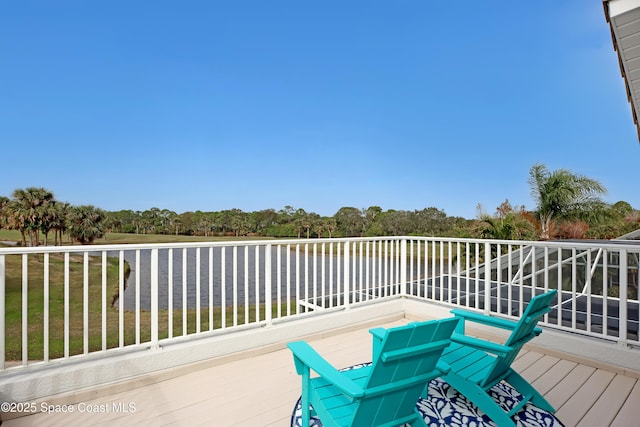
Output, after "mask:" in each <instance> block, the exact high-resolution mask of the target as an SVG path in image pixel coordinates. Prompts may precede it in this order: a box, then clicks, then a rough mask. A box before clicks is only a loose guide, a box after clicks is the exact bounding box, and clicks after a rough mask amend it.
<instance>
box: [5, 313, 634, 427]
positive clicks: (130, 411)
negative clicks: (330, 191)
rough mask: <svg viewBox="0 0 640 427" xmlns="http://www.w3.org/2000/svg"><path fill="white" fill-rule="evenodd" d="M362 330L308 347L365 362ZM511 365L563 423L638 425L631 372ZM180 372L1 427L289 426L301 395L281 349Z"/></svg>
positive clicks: (558, 361) (565, 362)
mask: <svg viewBox="0 0 640 427" xmlns="http://www.w3.org/2000/svg"><path fill="white" fill-rule="evenodd" d="M406 322H407V320H400V321H397V322H393V323H388V324H385V325H378V326H384V327H391V326H395V325H399V324H404V323H406ZM368 329H369V327H368V326H367V327H362V328H359V329H356V330H352V331H349V332H345V333H338V334H327V335H326V336H323V337H319V338H317V339H313V340H311V341H310V342H311V344H312V345H313V347H314V348H316V349H317V350H318V351H319V352H320V353H321V354H322V355H324V356H325V357H326V358H327V359H328V360H329V361H331V362H332V363H333V364H334V365H335V366H337V367H345V366H349V365H353V364H356V363H359V362H363V361H368V360H370V358H371V356H370V351H371V338H370V335H369V334H368V332H367V331H368ZM254 354H255V353H254ZM210 365H212V364H210ZM514 367H515V368H516V369H517V370H518V371H519V372H521V373H522V374H523V376H524V377H525V378H526V379H528V380H529V381H530V382H532V383H533V385H534V386H535V387H536V388H537V389H538V390H539V391H540V392H541V393H542V394H544V395H545V397H546V398H547V399H548V400H549V401H550V402H551V404H553V405H554V406H555V407H556V408H557V414H556V415H557V416H558V418H559V419H560V420H562V421H563V422H564V423H565V425H566V426H598V427H600V426H607V425H611V426H621V427H623V426H624V427H627V426H630V425H638V420H640V382H639V381H638V375H637V374H636V373H635V372H629V371H628V370H621V369H618V368H617V367H615V366H606V365H603V364H602V363H593V364H591V363H589V362H588V361H584V360H577V359H575V358H573V357H571V356H563V355H562V354H560V353H557V352H554V354H553V355H550V354H544V353H543V351H539V350H538V349H535V348H534V349H529V350H527V351H523V352H521V353H520V355H519V357H518V359H517V361H516V362H515V364H514ZM179 374H180V375H177V376H175V377H174V378H170V377H171V376H172V374H171V372H165V373H162V374H161V375H159V376H153V377H147V378H143V379H138V380H136V381H133V382H130V383H127V384H115V385H113V386H110V387H107V388H104V387H103V388H101V389H99V390H93V391H91V390H90V391H86V392H84V393H82V394H76V395H74V396H63V397H57V398H55V399H52V400H51V401H49V402H41V403H38V405H39V406H41V405H42V404H63V403H65V402H66V403H71V402H74V403H75V404H73V405H72V406H71V409H72V410H73V413H48V414H46V413H40V414H36V415H30V416H26V417H21V418H15V419H11V420H7V421H3V422H2V426H3V427H21V426H47V427H49V426H67V425H83V426H87V425H102V426H109V425H120V426H126V425H140V426H200V425H202V426H217V427H219V426H288V425H289V420H290V416H291V412H292V410H293V405H294V403H295V402H296V400H297V398H298V396H299V394H300V379H299V377H298V376H297V375H296V373H295V370H294V366H293V360H292V357H291V354H290V352H289V351H288V350H287V349H285V348H280V349H275V350H274V351H271V352H268V353H264V354H260V355H253V356H250V357H249V356H248V355H246V357H243V358H242V357H241V358H235V360H227V361H225V362H224V363H219V364H216V365H214V366H209V367H206V368H203V367H202V365H198V366H194V367H192V368H190V369H187V370H185V369H181V370H180V372H179ZM77 402H80V403H77ZM62 408H63V407H61V406H59V407H56V408H54V409H55V410H62ZM89 410H93V411H94V412H88V411H89ZM125 410H126V411H125ZM95 411H98V412H95ZM100 411H104V412H100Z"/></svg>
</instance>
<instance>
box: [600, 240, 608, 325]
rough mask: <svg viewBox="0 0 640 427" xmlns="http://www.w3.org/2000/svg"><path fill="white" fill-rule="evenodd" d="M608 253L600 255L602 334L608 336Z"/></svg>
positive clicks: (604, 252)
mask: <svg viewBox="0 0 640 427" xmlns="http://www.w3.org/2000/svg"><path fill="white" fill-rule="evenodd" d="M608 285H609V252H608V250H606V249H605V250H604V251H603V254H602V333H603V335H604V336H608V335H609V287H608Z"/></svg>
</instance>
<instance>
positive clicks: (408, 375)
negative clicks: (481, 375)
mask: <svg viewBox="0 0 640 427" xmlns="http://www.w3.org/2000/svg"><path fill="white" fill-rule="evenodd" d="M457 323H458V319H455V318H450V319H444V320H439V321H429V322H418V323H413V324H409V325H406V326H402V327H399V328H392V329H389V330H387V332H386V334H385V336H384V338H383V340H382V343H381V346H380V352H379V354H378V356H377V358H376V359H375V360H374V361H373V365H372V367H371V373H370V375H369V378H368V380H367V383H366V385H365V396H368V397H366V398H364V399H363V400H362V401H361V402H360V404H359V405H358V408H357V409H356V412H355V414H354V418H353V420H354V424H353V425H362V426H370V425H384V424H387V423H394V422H396V421H398V420H404V419H406V418H407V417H411V416H412V414H414V408H415V404H416V402H417V400H418V397H419V396H420V394H421V393H422V391H423V390H424V388H425V387H426V385H427V383H428V380H429V379H432V378H433V377H434V376H435V375H437V371H436V370H435V367H436V363H437V362H438V359H439V358H440V355H441V354H442V351H443V350H444V349H445V348H446V347H447V346H448V345H449V343H450V341H449V338H450V337H451V334H452V333H453V331H454V329H455V327H456V325H457Z"/></svg>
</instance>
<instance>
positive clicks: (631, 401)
mask: <svg viewBox="0 0 640 427" xmlns="http://www.w3.org/2000/svg"><path fill="white" fill-rule="evenodd" d="M638 420H640V381H637V382H636V384H635V385H634V386H633V389H632V390H631V393H629V396H628V397H627V400H625V402H624V404H623V405H622V408H620V411H619V412H618V413H617V414H616V418H615V419H614V420H613V421H612V422H611V427H628V426H633V425H637V424H638Z"/></svg>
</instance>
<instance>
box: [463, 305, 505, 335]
mask: <svg viewBox="0 0 640 427" xmlns="http://www.w3.org/2000/svg"><path fill="white" fill-rule="evenodd" d="M451 314H453V315H454V316H455V317H460V318H462V319H463V320H465V321H467V320H468V321H471V322H475V323H481V324H484V325H488V326H493V327H496V328H501V329H507V330H513V329H514V328H515V327H516V325H517V324H518V322H515V321H513V320H508V319H501V318H499V317H492V316H487V315H485V314H480V313H476V312H473V311H467V310H460V309H457V308H454V309H453V310H451Z"/></svg>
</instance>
